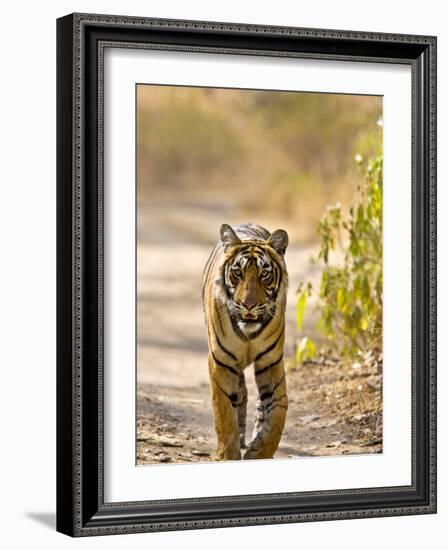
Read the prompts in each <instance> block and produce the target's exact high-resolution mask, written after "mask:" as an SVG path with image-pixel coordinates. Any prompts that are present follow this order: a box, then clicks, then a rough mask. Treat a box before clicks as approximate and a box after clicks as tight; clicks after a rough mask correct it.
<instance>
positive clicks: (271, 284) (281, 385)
mask: <svg viewBox="0 0 448 550" xmlns="http://www.w3.org/2000/svg"><path fill="white" fill-rule="evenodd" d="M220 237H221V238H220V240H219V241H218V243H217V244H216V246H215V248H214V249H213V251H212V253H211V255H210V257H209V259H208V261H207V263H206V265H205V269H204V274H203V286H202V299H203V308H204V313H205V325H206V330H207V339H208V349H209V353H208V370H209V381H210V394H211V402H212V408H213V416H214V424H215V432H216V440H217V446H216V454H215V459H216V460H218V461H219V460H241V459H242V458H243V459H245V460H246V459H262V458H273V456H274V453H275V452H276V450H277V448H278V445H279V443H280V438H281V436H282V433H283V429H284V426H285V420H286V413H287V409H288V396H287V392H286V377H285V368H284V364H283V347H284V341H285V309H286V293H287V288H288V273H287V269H286V263H285V258H284V256H285V251H286V248H287V246H288V243H289V239H288V234H287V233H286V231H284V230H283V229H277V230H276V231H274V232H273V233H272V234H271V233H270V232H269V231H268V230H267V229H265V228H264V227H261V226H260V225H256V224H253V223H247V224H241V225H237V226H235V227H231V226H230V225H228V224H223V225H222V226H221V229H220ZM252 363H253V364H254V370H255V381H256V385H257V390H258V399H257V406H256V414H255V423H254V429H253V433H252V438H251V441H250V443H249V444H248V445H247V447H246V444H245V435H246V416H247V387H246V382H245V374H244V371H245V369H246V368H247V367H248V366H249V365H251V364H252ZM242 449H245V452H244V456H243V457H242V455H241V450H242Z"/></svg>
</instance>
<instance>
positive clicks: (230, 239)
mask: <svg viewBox="0 0 448 550" xmlns="http://www.w3.org/2000/svg"><path fill="white" fill-rule="evenodd" d="M220 234H221V241H222V242H223V244H224V245H225V246H228V245H231V246H233V245H235V244H241V241H240V239H239V238H238V236H237V234H236V233H235V231H234V230H233V229H232V228H231V227H230V225H228V224H226V223H223V224H222V225H221V229H220Z"/></svg>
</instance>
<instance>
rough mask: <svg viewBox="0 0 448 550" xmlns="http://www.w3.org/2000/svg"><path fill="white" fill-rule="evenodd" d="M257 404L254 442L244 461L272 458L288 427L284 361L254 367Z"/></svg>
mask: <svg viewBox="0 0 448 550" xmlns="http://www.w3.org/2000/svg"><path fill="white" fill-rule="evenodd" d="M255 380H256V383H257V388H258V402H257V410H256V415H255V427H254V432H253V435H252V437H253V439H252V441H251V443H250V445H249V448H248V450H247V452H246V454H245V455H244V458H245V459H252V458H273V456H274V453H275V451H276V450H277V448H278V445H279V443H280V438H281V436H282V433H283V428H284V427H285V421H286V412H287V410H288V396H287V394H286V378H285V368H284V365H283V360H282V359H281V358H280V360H279V361H278V362H277V363H272V364H269V365H260V364H257V363H255Z"/></svg>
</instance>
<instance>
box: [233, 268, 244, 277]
mask: <svg viewBox="0 0 448 550" xmlns="http://www.w3.org/2000/svg"><path fill="white" fill-rule="evenodd" d="M233 273H234V274H235V275H236V276H237V277H241V276H242V275H243V272H242V271H241V269H238V268H237V269H234V270H233Z"/></svg>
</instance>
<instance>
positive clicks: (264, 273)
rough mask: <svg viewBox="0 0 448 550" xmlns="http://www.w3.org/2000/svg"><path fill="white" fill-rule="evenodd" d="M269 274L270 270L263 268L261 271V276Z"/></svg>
mask: <svg viewBox="0 0 448 550" xmlns="http://www.w3.org/2000/svg"><path fill="white" fill-rule="evenodd" d="M268 275H269V271H268V270H267V269H263V271H262V272H261V276H262V277H267V276H268Z"/></svg>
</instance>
